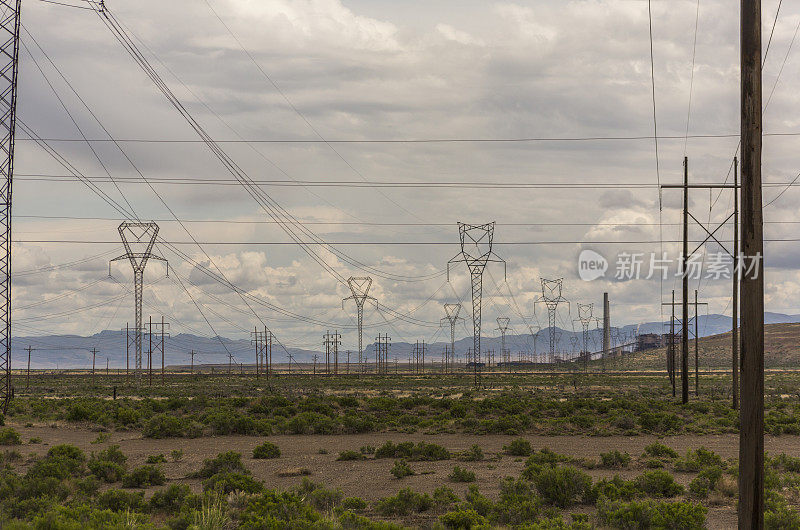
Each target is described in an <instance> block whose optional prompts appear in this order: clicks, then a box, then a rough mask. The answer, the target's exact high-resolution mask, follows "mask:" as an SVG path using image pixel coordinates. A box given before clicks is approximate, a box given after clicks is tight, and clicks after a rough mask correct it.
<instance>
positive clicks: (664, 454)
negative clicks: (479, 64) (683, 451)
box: [642, 442, 678, 458]
mask: <svg viewBox="0 0 800 530" xmlns="http://www.w3.org/2000/svg"><path fill="white" fill-rule="evenodd" d="M642 456H644V457H648V456H649V457H653V458H678V452H677V451H675V449H673V448H671V447H669V446H666V445H664V444H662V443H659V442H653V443H651V444H650V445H648V446H647V447H645V448H644V453H643V454H642Z"/></svg>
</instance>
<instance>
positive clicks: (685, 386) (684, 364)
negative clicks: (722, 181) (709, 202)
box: [681, 157, 689, 404]
mask: <svg viewBox="0 0 800 530" xmlns="http://www.w3.org/2000/svg"><path fill="white" fill-rule="evenodd" d="M683 186H684V187H683V256H682V258H681V259H682V261H683V269H682V271H681V272H682V280H683V282H682V290H683V295H682V296H681V309H682V313H683V314H682V317H683V318H682V320H683V326H681V402H682V403H684V404H686V403H688V402H689V270H688V266H689V158H688V157H683Z"/></svg>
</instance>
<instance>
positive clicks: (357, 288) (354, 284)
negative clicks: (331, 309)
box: [342, 276, 378, 371]
mask: <svg viewBox="0 0 800 530" xmlns="http://www.w3.org/2000/svg"><path fill="white" fill-rule="evenodd" d="M347 285H348V286H349V287H350V292H351V293H352V294H351V295H350V296H348V297H347V298H345V299H344V300H342V309H344V303H345V302H346V301H347V300H350V299H352V300H353V301H354V302H355V303H356V310H357V311H358V365H359V369H360V370H361V371H363V369H364V359H363V356H364V343H363V340H364V302H366V301H367V300H372V301H374V302H375V305H376V307H377V305H378V301H377V300H375V298H373V297H372V296H370V295H369V288H370V287H372V278H370V277H369V276H361V277H355V276H351V277H350V278H348V279H347Z"/></svg>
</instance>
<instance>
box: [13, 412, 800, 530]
mask: <svg viewBox="0 0 800 530" xmlns="http://www.w3.org/2000/svg"><path fill="white" fill-rule="evenodd" d="M9 425H10V426H12V427H14V428H15V429H16V430H17V431H18V432H19V433H20V434H21V436H22V438H23V440H24V441H25V442H26V443H25V445H23V446H22V447H20V448H19V450H20V452H21V453H22V454H23V455H28V454H31V453H33V454H36V455H42V454H44V453H46V452H47V450H48V448H49V447H50V446H52V445H56V444H62V443H69V444H74V445H76V446H78V447H80V448H81V449H82V450H83V451H85V452H86V453H87V454H90V453H91V452H92V451H95V452H96V451H100V450H102V449H103V448H105V447H107V446H108V445H110V444H118V445H120V447H121V448H122V451H123V452H124V453H125V454H126V455H128V462H129V465H131V466H138V465H142V464H144V463H145V460H146V459H147V457H148V456H150V455H157V454H160V453H163V454H164V455H165V456H166V457H167V463H165V464H162V468H163V469H164V471H165V473H166V475H167V478H168V479H169V481H175V482H182V483H186V484H189V485H190V486H191V487H192V488H193V489H194V490H197V491H200V490H201V486H200V481H199V480H197V479H187V478H185V477H186V476H187V475H188V474H189V473H191V472H194V471H197V470H198V469H199V468H200V466H201V463H202V460H203V459H204V458H210V457H214V456H216V455H217V454H219V453H221V452H224V451H230V450H233V451H237V452H240V453H241V454H242V456H243V460H244V462H245V464H246V466H247V467H248V468H249V469H250V470H251V471H252V473H253V476H254V477H255V478H257V479H259V480H263V481H264V482H265V483H266V485H267V487H270V488H279V489H285V488H290V487H292V486H295V485H297V484H298V483H300V482H301V481H302V477H301V476H280V475H281V474H285V473H286V472H288V471H290V470H296V469H299V468H305V469H308V470H309V471H310V473H311V474H310V475H309V478H310V479H311V480H313V481H314V482H318V483H321V484H324V485H325V486H327V487H331V488H339V489H341V490H342V491H343V492H344V494H345V496H358V497H362V498H364V499H365V500H368V501H372V500H376V499H379V498H381V497H386V496H389V495H394V494H395V493H397V491H398V490H400V489H401V488H404V487H410V488H412V489H414V490H416V491H423V492H428V493H431V492H433V490H434V489H435V488H436V487H438V486H441V485H443V484H446V485H448V486H450V487H451V488H452V489H453V490H454V491H455V492H456V493H457V494H459V495H460V496H463V494H464V493H465V492H466V490H467V485H466V484H460V483H451V482H449V481H448V479H447V476H448V475H449V474H450V473H451V471H452V469H453V466H454V465H459V466H461V467H464V468H467V469H469V470H471V471H474V472H475V474H476V476H477V481H476V484H477V485H478V487H479V488H480V491H481V492H482V493H484V494H486V495H488V496H490V497H495V496H496V495H497V494H498V487H499V483H500V480H501V479H503V478H504V477H507V476H518V475H519V473H520V472H521V470H522V469H523V467H524V461H525V459H524V458H519V457H512V456H507V455H503V454H502V448H503V445H506V444H508V443H509V442H510V441H511V440H512V439H514V438H516V437H512V436H504V435H482V436H476V435H465V434H440V435H424V434H399V433H374V434H357V435H335V436H324V435H283V436H271V437H269V438H267V439H268V440H270V441H271V442H273V443H275V444H276V445H278V447H279V448H280V450H281V457H280V458H278V459H273V460H254V459H253V458H252V450H253V448H254V447H255V446H256V445H259V444H260V443H263V442H264V441H265V438H261V437H253V436H218V437H209V438H198V439H184V438H180V439H167V440H152V439H146V438H143V437H142V436H141V434H140V433H138V432H114V433H111V435H110V437H109V439H108V440H106V441H104V442H103V443H99V444H93V443H92V441H94V440H96V439H97V437H98V433H97V432H95V431H92V430H89V429H85V428H80V427H75V426H72V425H58V426H56V427H51V426H32V427H25V426H23V425H14V424H13V423H9ZM34 437H39V438H41V439H42V443H41V444H29V443H27V441H28V440H30V439H31V438H34ZM525 438H526V439H528V440H529V441H530V442H531V444H532V445H533V447H534V449H540V448H542V447H549V448H550V449H552V450H554V451H556V452H558V453H562V454H566V455H569V456H573V457H577V458H591V459H595V460H596V459H597V458H598V455H599V453H601V452H606V451H610V450H613V449H617V450H619V451H624V452H628V453H629V454H630V455H632V456H634V457H636V456H638V455H641V453H642V450H643V448H644V447H645V446H646V445H648V444H650V443H652V442H653V441H655V440H657V439H658V438H656V437H654V436H644V435H642V436H633V437H623V436H612V437H584V436H563V437H557V436H555V437H554V436H525ZM387 440H392V441H394V442H402V441H413V442H418V441H422V440H424V441H426V442H430V443H437V444H440V445H443V446H444V447H446V448H447V449H449V450H450V451H451V452H457V451H462V450H466V449H468V448H469V447H470V446H471V445H473V444H478V445H479V446H480V447H481V449H482V450H483V452H484V455H485V458H484V460H483V461H480V462H457V461H455V460H449V461H439V462H411V463H410V465H411V467H412V469H413V470H414V471H415V472H416V475H413V476H410V477H406V478H404V479H402V480H398V479H396V478H394V477H393V476H392V475H391V474H390V472H389V470H390V469H391V467H392V465H393V464H394V460H393V459H378V460H374V459H368V460H362V461H349V462H347V461H345V462H339V461H337V460H336V458H337V456H338V454H339V452H340V451H346V450H356V451H357V450H358V449H359V448H360V447H361V446H364V445H371V446H375V447H378V446H380V445H381V444H383V443H384V442H385V441H387ZM660 440H661V441H662V442H663V443H666V444H667V445H669V446H670V447H672V448H674V449H676V450H677V451H678V452H679V453H684V452H685V451H686V450H687V449H696V448H698V447H700V446H705V447H707V448H709V449H712V450H713V451H715V452H717V453H718V454H720V455H721V456H722V457H723V458H735V457H737V455H738V447H739V446H738V443H739V442H738V437H737V436H736V435H703V436H695V435H681V436H672V437H666V438H661V439H660ZM766 447H767V451H768V452H769V453H772V454H779V453H786V454H789V455H792V456H797V457H800V437H798V436H780V437H768V438H767V440H766ZM176 449H177V450H182V451H183V457H182V458H181V459H180V461H177V462H173V461H172V458H171V457H170V454H171V452H172V451H173V450H176ZM642 471H643V468H642V467H641V466H640V465H636V464H632V465H631V468H630V469H624V470H620V471H612V470H600V469H594V470H588V471H587V472H588V473H589V474H590V475H592V477H593V478H594V479H595V480H596V479H598V478H602V477H610V476H613V475H614V474H615V473H619V474H620V475H621V476H623V477H624V478H632V477H634V476H636V475H638V474H640V473H641V472H642ZM675 477H676V480H678V481H679V482H681V483H683V484H684V485H687V484H688V483H689V481H690V480H691V478H692V477H693V475H691V474H684V473H675ZM735 526H736V514H735V507H734V504H733V502H732V501H730V500H728V501H725V503H724V504H722V505H720V506H712V507H710V508H709V513H708V527H709V528H720V529H722V528H734V527H735Z"/></svg>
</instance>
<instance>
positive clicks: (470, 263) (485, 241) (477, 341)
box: [447, 221, 506, 385]
mask: <svg viewBox="0 0 800 530" xmlns="http://www.w3.org/2000/svg"><path fill="white" fill-rule="evenodd" d="M458 235H459V237H460V239H461V253H460V254H458V255H456V256H455V257H454V258H452V259H451V260H450V261H448V262H447V279H448V281H449V280H450V263H453V262H455V261H463V262H464V263H466V265H467V269H469V274H470V278H471V280H472V351H473V367H474V369H475V384H476V385H479V384H480V382H481V362H480V361H481V302H482V298H483V271H484V270H485V269H486V265H487V264H488V263H489V262H498V263H502V264H503V265H504V266H505V265H506V262H505V260H503V259H502V258H501V257H500V256H498V255H497V254H495V253H494V252H493V251H492V242H493V241H494V221H493V222H491V223H486V224H482V225H470V224H465V223H458ZM504 269H505V267H504ZM504 275H505V270H504Z"/></svg>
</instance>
